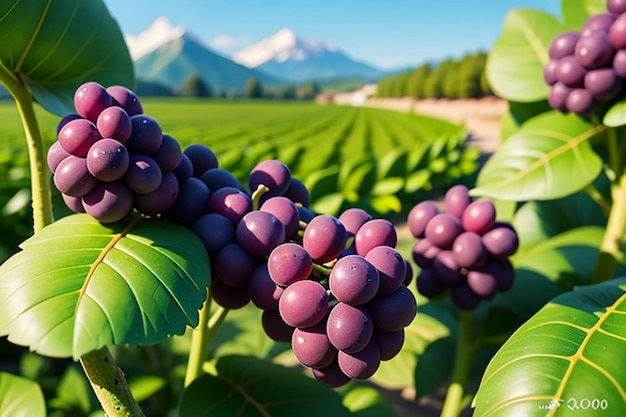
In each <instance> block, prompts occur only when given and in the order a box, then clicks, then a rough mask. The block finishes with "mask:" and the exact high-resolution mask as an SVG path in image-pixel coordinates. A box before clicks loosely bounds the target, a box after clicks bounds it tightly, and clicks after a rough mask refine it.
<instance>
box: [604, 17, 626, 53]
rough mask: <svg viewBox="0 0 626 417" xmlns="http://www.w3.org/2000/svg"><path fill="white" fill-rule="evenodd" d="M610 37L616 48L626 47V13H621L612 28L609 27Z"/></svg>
mask: <svg viewBox="0 0 626 417" xmlns="http://www.w3.org/2000/svg"><path fill="white" fill-rule="evenodd" d="M608 38H609V40H610V42H611V45H612V46H613V47H614V48H615V49H622V48H624V47H626V15H625V14H623V13H622V14H621V15H620V16H619V17H618V18H617V19H615V22H613V25H611V28H610V29H609V34H608Z"/></svg>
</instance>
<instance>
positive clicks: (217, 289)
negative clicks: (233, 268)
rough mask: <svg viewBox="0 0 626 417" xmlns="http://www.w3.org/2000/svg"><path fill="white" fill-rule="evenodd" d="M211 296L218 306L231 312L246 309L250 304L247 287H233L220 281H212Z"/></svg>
mask: <svg viewBox="0 0 626 417" xmlns="http://www.w3.org/2000/svg"><path fill="white" fill-rule="evenodd" d="M211 296H212V297H213V300H214V301H215V302H216V303H217V304H218V305H220V306H222V307H224V308H227V309H229V310H237V309H239V308H242V307H245V306H246V305H247V304H248V303H249V302H250V298H249V297H248V291H247V289H246V287H233V286H231V285H228V284H225V283H223V282H222V281H220V280H219V279H213V280H212V281H211Z"/></svg>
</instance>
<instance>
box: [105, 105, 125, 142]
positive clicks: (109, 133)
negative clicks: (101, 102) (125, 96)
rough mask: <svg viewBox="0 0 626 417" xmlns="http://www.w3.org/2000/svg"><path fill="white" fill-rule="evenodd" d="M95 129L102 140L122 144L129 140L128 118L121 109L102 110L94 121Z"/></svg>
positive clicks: (109, 108) (113, 107) (115, 107)
mask: <svg viewBox="0 0 626 417" xmlns="http://www.w3.org/2000/svg"><path fill="white" fill-rule="evenodd" d="M96 127H97V128H98V132H100V135H101V136H102V137H103V138H113V139H115V140H117V141H118V142H120V143H124V142H126V141H127V140H128V138H130V134H131V130H132V126H131V123H130V117H129V116H128V114H127V113H126V111H124V109H122V108H121V107H117V106H112V107H108V108H106V109H104V110H103V111H102V113H100V115H99V116H98V119H97V120H96Z"/></svg>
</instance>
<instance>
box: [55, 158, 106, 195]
mask: <svg viewBox="0 0 626 417" xmlns="http://www.w3.org/2000/svg"><path fill="white" fill-rule="evenodd" d="M52 179H53V181H54V185H55V186H56V187H57V189H58V190H59V191H61V192H62V193H63V194H67V195H69V196H71V197H81V196H83V195H85V194H87V193H88V192H89V191H91V190H92V189H93V187H95V186H96V184H97V182H98V180H97V179H96V178H95V177H94V176H93V175H91V173H90V172H89V170H88V169H87V160H85V158H79V157H77V156H74V155H70V156H68V157H67V158H65V159H64V160H62V161H61V162H59V164H58V165H57V168H56V170H55V171H54V176H53V177H52Z"/></svg>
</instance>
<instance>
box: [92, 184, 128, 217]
mask: <svg viewBox="0 0 626 417" xmlns="http://www.w3.org/2000/svg"><path fill="white" fill-rule="evenodd" d="M83 207H84V208H85V212H86V213H87V214H89V215H90V216H91V217H94V218H96V219H98V220H99V221H101V222H102V223H113V222H117V221H120V220H122V219H124V218H125V217H126V216H128V215H129V214H130V213H131V211H133V193H132V191H130V190H129V189H128V187H127V186H126V185H125V184H124V183H123V182H121V181H113V182H102V183H99V184H97V185H96V186H95V187H94V188H93V190H91V191H89V192H88V193H87V194H85V195H84V196H83Z"/></svg>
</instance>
